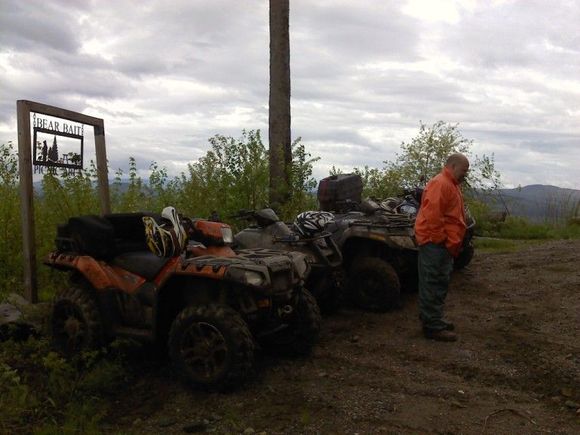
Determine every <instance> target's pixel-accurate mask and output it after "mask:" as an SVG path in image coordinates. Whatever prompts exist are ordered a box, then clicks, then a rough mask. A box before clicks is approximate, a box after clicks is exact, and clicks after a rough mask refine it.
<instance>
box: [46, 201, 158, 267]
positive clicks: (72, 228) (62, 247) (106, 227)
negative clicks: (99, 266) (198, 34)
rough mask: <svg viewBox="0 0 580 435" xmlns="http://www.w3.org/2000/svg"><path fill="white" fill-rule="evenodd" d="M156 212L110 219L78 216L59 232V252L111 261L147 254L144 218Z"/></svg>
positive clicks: (112, 215) (122, 214) (57, 238)
mask: <svg viewBox="0 0 580 435" xmlns="http://www.w3.org/2000/svg"><path fill="white" fill-rule="evenodd" d="M144 216H152V217H154V218H158V215H155V214H152V213H143V212H141V213H114V214H109V215H106V216H104V217H103V216H96V215H88V216H77V217H72V218H70V219H69V220H68V223H67V224H65V225H59V226H58V229H57V237H56V247H57V249H58V250H59V251H65V252H76V253H79V254H83V255H90V256H91V257H94V258H96V259H99V260H110V259H112V258H114V257H115V256H117V255H120V254H124V253H127V252H135V251H147V252H149V248H148V247H147V241H146V238H145V226H144V225H143V217H144Z"/></svg>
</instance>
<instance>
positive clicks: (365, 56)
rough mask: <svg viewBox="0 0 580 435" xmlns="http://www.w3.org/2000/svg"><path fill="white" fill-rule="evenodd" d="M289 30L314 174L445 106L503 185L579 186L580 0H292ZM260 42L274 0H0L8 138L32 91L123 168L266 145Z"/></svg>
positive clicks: (371, 158)
mask: <svg viewBox="0 0 580 435" xmlns="http://www.w3.org/2000/svg"><path fill="white" fill-rule="evenodd" d="M290 39H291V41H290V42H291V55H290V57H291V74H292V137H293V138H296V137H299V136H300V137H302V142H303V143H304V144H305V145H306V147H307V151H308V152H310V153H311V154H312V155H313V156H319V157H321V160H320V161H319V162H318V163H316V165H315V176H316V177H317V178H320V177H323V176H326V175H328V170H329V168H330V167H331V166H332V165H335V166H337V167H339V168H341V169H343V170H344V171H349V170H351V169H352V168H353V167H362V166H364V165H369V166H371V167H378V168H381V167H383V161H384V160H391V159H393V158H394V157H395V155H396V153H397V152H399V151H400V144H401V141H409V140H410V139H412V138H413V137H414V136H415V135H416V134H417V133H418V128H419V122H420V121H422V122H424V123H426V124H429V125H430V124H433V123H435V122H436V121H438V120H443V121H446V122H449V123H453V124H455V123H459V128H460V130H461V132H462V133H463V136H464V137H466V138H468V139H473V141H474V145H473V147H472V152H473V154H479V155H481V154H488V155H490V154H492V153H494V154H495V160H496V167H497V169H499V170H500V172H501V173H502V175H503V180H504V183H505V185H506V186H507V187H514V186H517V185H522V186H524V185H528V184H552V185H557V186H561V187H570V188H576V189H580V2H579V1H563V0H553V1H546V0H536V1H534V0H521V1H504V0H495V1H468V0H465V1H453V0H440V1H437V0H408V1H388V0H383V1H379V0H342V1H341V0H290ZM268 50H269V34H268V1H266V0H151V1H147V0H140V1H138V0H134V1H129V0H114V1H113V0H99V1H96V0H93V1H81V0H40V1H36V0H0V98H1V100H0V140H1V141H2V142H3V143H5V142H7V141H9V140H12V141H14V142H16V139H17V133H16V100H18V99H27V100H33V101H37V102H41V103H46V104H50V105H54V106H59V107H63V108H67V109H70V110H74V111H78V112H82V113H86V114H88V115H92V116H96V117H99V118H103V119H104V120H105V128H106V140H107V152H108V157H109V160H110V165H111V169H112V170H113V171H114V170H115V169H116V168H119V167H121V168H126V167H127V163H128V157H129V156H134V157H136V158H137V163H138V165H139V166H140V167H141V168H147V167H148V166H149V164H150V162H151V161H153V160H155V161H157V162H158V163H159V164H160V165H161V166H165V167H166V168H167V169H168V170H169V172H170V173H171V174H175V175H176V174H178V173H180V172H181V171H182V170H184V169H185V167H186V165H187V163H188V162H192V161H195V160H197V159H198V158H199V157H201V156H203V155H204V154H205V152H206V151H207V150H208V149H209V143H208V138H209V137H211V136H213V135H215V134H223V135H226V136H234V137H239V136H240V135H241V131H242V130H243V129H246V130H252V129H260V130H261V131H262V137H263V138H264V142H265V145H266V146H267V137H268V134H267V129H268V81H269V76H268V61H269V51H268ZM85 135H87V130H85Z"/></svg>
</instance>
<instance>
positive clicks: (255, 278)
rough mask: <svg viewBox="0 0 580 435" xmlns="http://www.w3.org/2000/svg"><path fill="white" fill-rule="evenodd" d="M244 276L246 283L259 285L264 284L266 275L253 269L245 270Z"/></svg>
mask: <svg viewBox="0 0 580 435" xmlns="http://www.w3.org/2000/svg"><path fill="white" fill-rule="evenodd" d="M244 278H245V279H246V283H248V284H250V285H253V286H255V287H259V286H261V285H263V284H264V276H263V275H262V274H261V273H258V272H254V271H253V270H244Z"/></svg>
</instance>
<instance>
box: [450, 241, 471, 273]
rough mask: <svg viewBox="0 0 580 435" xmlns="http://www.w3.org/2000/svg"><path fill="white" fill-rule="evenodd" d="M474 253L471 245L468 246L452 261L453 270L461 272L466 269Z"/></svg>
mask: <svg viewBox="0 0 580 435" xmlns="http://www.w3.org/2000/svg"><path fill="white" fill-rule="evenodd" d="M474 253H475V248H474V247H473V245H472V244H469V245H468V246H467V247H466V248H465V249H463V251H461V253H460V254H459V255H458V256H457V258H455V260H454V261H453V269H455V270H461V269H464V268H466V267H467V265H468V264H469V263H471V260H472V259H473V254H474Z"/></svg>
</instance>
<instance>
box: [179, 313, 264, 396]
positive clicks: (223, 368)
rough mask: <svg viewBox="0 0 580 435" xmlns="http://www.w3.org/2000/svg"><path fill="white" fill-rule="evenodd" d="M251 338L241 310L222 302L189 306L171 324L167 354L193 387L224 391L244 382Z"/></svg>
mask: <svg viewBox="0 0 580 435" xmlns="http://www.w3.org/2000/svg"><path fill="white" fill-rule="evenodd" d="M254 348H255V345H254V339H253V338H252V334H251V333H250V330H249V328H248V325H247V324H246V322H245V321H244V320H243V319H242V317H241V316H240V314H239V313H238V312H236V311H235V310H233V309H232V308H230V307H228V306H225V305H216V304H210V305H200V306H191V307H187V308H185V309H184V310H183V311H181V312H180V313H179V314H178V315H177V317H176V318H175V320H174V321H173V323H172V325H171V330H170V332H169V340H168V350H169V357H170V358H171V360H172V361H173V364H174V366H175V368H176V370H177V371H178V373H179V374H180V375H181V376H182V377H184V378H185V379H186V380H187V381H188V382H189V383H191V384H192V385H193V386H195V387H201V388H206V389H210V390H217V391H223V390H227V389H231V388H233V387H235V386H237V385H239V384H241V383H243V382H244V381H245V380H246V379H247V377H248V376H249V374H250V372H251V370H252V366H253V364H254Z"/></svg>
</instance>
